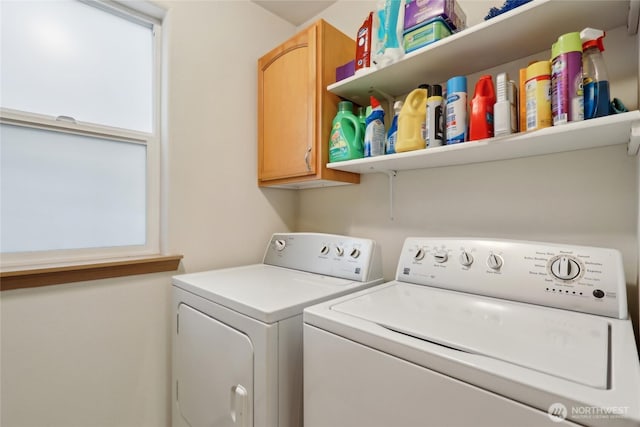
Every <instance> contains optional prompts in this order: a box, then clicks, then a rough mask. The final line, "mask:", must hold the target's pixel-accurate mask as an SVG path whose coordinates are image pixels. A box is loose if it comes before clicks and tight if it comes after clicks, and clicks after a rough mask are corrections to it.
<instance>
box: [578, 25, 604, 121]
mask: <svg viewBox="0 0 640 427" xmlns="http://www.w3.org/2000/svg"><path fill="white" fill-rule="evenodd" d="M604 36H605V33H604V31H602V30H596V29H595V28H585V29H584V30H582V31H581V32H580V39H581V40H582V87H583V91H584V118H585V119H593V118H595V117H602V116H606V115H608V114H609V77H608V75H607V67H606V64H605V62H604V58H603V57H602V52H603V51H604V44H603V43H602V39H603V38H604Z"/></svg>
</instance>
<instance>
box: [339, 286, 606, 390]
mask: <svg viewBox="0 0 640 427" xmlns="http://www.w3.org/2000/svg"><path fill="white" fill-rule="evenodd" d="M331 310H333V311H337V312H340V313H343V314H347V315H350V316H355V317H358V318H361V319H363V320H366V321H369V322H374V323H376V324H378V325H380V326H382V327H384V328H387V329H389V330H391V331H394V332H397V333H401V334H405V335H409V336H412V337H415V338H418V339H421V340H425V341H429V342H432V343H436V344H439V345H442V346H446V347H451V348H454V349H456V350H461V351H465V352H468V353H473V354H479V355H483V356H486V357H490V358H494V359H497V360H501V361H505V362H509V363H512V364H515V365H518V366H521V367H524V368H528V369H532V370H535V371H539V372H543V373H546V374H551V375H554V376H557V377H561V378H565V379H568V380H570V381H573V382H576V383H580V384H584V385H587V386H590V387H594V388H599V389H606V388H607V386H608V377H609V363H608V362H609V360H608V358H609V327H608V326H609V325H608V323H607V321H606V320H605V319H599V318H595V317H592V316H586V315H583V314H580V313H574V312H569V311H564V310H558V309H553V308H547V307H541V306H535V305H529V304H523V303H517V302H511V301H505V300H499V299H495V298H489V297H482V296H477V295H470V294H465V293H460V292H455V291H448V290H442V289H436V288H430V287H426V286H420V285H413V284H408V283H399V282H398V283H394V284H393V285H392V286H385V287H379V288H374V289H373V290H372V291H369V292H366V293H365V294H360V295H359V296H357V297H355V298H352V299H349V300H347V301H344V302H340V303H338V304H335V305H332V306H331Z"/></svg>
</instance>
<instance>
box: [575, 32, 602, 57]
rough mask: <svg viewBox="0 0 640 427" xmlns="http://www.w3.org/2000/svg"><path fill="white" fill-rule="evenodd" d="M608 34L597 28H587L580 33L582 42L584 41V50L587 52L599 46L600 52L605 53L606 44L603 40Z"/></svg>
mask: <svg viewBox="0 0 640 427" xmlns="http://www.w3.org/2000/svg"><path fill="white" fill-rule="evenodd" d="M605 35H606V33H605V32H604V31H602V30H598V29H596V28H585V29H584V30H582V31H580V40H582V50H583V51H584V50H587V49H588V48H590V47H594V46H597V47H598V50H599V51H600V52H603V51H604V43H603V42H602V39H604V36H605Z"/></svg>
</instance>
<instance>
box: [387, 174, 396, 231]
mask: <svg viewBox="0 0 640 427" xmlns="http://www.w3.org/2000/svg"><path fill="white" fill-rule="evenodd" d="M385 173H386V174H387V176H388V177H389V220H391V221H393V219H394V218H393V184H394V178H395V177H396V176H398V171H394V170H390V171H385Z"/></svg>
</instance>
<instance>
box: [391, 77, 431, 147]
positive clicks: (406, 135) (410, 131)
mask: <svg viewBox="0 0 640 427" xmlns="http://www.w3.org/2000/svg"><path fill="white" fill-rule="evenodd" d="M426 115H427V90H426V89H423V88H418V89H414V90H412V91H411V92H410V93H409V95H407V98H406V99H405V101H404V104H403V105H402V109H401V110H400V115H399V116H398V139H397V140H396V153H401V152H404V151H413V150H419V149H421V148H425V146H426V143H425V141H424V137H423V136H422V124H423V123H424V121H425V119H426Z"/></svg>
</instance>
